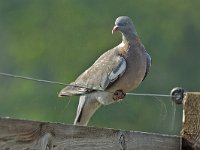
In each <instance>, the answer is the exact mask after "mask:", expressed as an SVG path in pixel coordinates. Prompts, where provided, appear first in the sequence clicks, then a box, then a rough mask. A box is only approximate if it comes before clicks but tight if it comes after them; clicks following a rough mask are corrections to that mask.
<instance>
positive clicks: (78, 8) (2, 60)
mask: <svg viewBox="0 0 200 150" xmlns="http://www.w3.org/2000/svg"><path fill="white" fill-rule="evenodd" d="M199 6H200V1H197V0H191V1H181V0H174V1H161V0H151V1H148V0H143V1H140V0H134V1H132V0H127V1H122V0H115V1H102V0H96V1H93V0H84V1H80V0H79V1H78V0H73V1H72V0H60V1H53V0H47V1H40V0H34V1H27V0H18V1H15V0H9V1H5V0H4V1H0V20H1V21H0V33H1V34H0V71H2V72H8V73H13V74H18V75H25V76H30V77H35V78H41V79H49V80H55V81H61V82H65V83H70V82H72V81H73V80H75V79H76V77H77V76H78V75H79V74H80V73H81V72H83V71H84V70H85V69H86V68H87V67H89V66H90V65H91V64H92V63H93V62H94V61H95V60H96V59H97V58H98V57H99V56H100V55H101V54H102V53H103V52H105V51H106V50H108V49H110V48H112V47H114V46H115V45H117V44H118V43H119V42H120V41H121V35H120V34H114V35H112V34H111V29H112V27H113V25H114V21H115V18H116V17H118V16H120V15H127V16H130V17H131V18H132V19H133V20H134V23H135V26H136V28H137V31H138V34H139V35H140V38H141V40H142V42H143V44H144V45H145V47H146V49H147V51H148V52H149V53H150V54H151V56H152V58H153V65H152V67H151V70H150V73H149V76H148V77H147V78H146V80H145V81H144V82H143V83H142V85H141V86H140V87H139V88H138V89H137V90H135V91H134V92H138V93H164V94H168V93H169V92H170V90H171V89H172V88H173V87H176V86H182V87H184V88H186V90H188V91H197V90H199V85H200V78H199V76H200V70H199V69H198V68H199V66H200V61H199V56H200V51H199V41H200V34H199V33H200V19H199V13H200V11H199ZM62 88H63V87H62V86H59V85H49V84H40V83H35V82H32V81H25V80H20V79H11V78H6V77H0V116H2V117H5V116H10V117H12V118H25V119H30V120H41V121H55V122H64V123H72V122H73V119H74V117H75V113H76V107H77V103H78V98H77V97H72V98H70V99H69V98H58V97H57V93H58V92H59V91H60V90H61V89H62ZM69 100H70V102H69ZM165 107H166V108H165ZM174 111H175V109H174V108H173V107H172V102H171V100H170V99H168V98H155V97H151V98H150V97H138V96H137V97H136V96H127V98H126V99H125V100H124V101H123V102H120V103H116V104H112V105H109V106H104V107H102V108H100V109H99V110H98V111H97V113H96V114H95V115H94V117H93V118H92V120H91V121H90V124H89V125H92V126H97V127H110V128H120V129H126V130H141V131H147V132H158V133H168V134H179V132H180V129H181V117H182V116H181V114H182V107H181V106H176V113H175V118H174V115H173V114H174ZM173 119H175V121H173ZM173 123H174V126H173Z"/></svg>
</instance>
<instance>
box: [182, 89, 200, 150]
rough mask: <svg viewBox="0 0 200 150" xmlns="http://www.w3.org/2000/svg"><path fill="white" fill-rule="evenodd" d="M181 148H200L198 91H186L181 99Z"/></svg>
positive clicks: (199, 99)
mask: <svg viewBox="0 0 200 150" xmlns="http://www.w3.org/2000/svg"><path fill="white" fill-rule="evenodd" d="M182 149H183V150H199V149H200V93H197V92H196V93H194V92H193V93H186V95H185V98H184V101H183V128H182Z"/></svg>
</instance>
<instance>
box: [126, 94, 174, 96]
mask: <svg viewBox="0 0 200 150" xmlns="http://www.w3.org/2000/svg"><path fill="white" fill-rule="evenodd" d="M126 94H127V95H134V96H150V97H153V96H156V97H174V96H172V95H167V94H142V93H126Z"/></svg>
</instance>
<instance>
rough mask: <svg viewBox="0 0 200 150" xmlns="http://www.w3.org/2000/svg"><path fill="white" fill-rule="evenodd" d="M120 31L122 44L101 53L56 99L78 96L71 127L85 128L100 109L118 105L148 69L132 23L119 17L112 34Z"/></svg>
mask: <svg viewBox="0 0 200 150" xmlns="http://www.w3.org/2000/svg"><path fill="white" fill-rule="evenodd" d="M115 32H120V33H121V35H122V42H121V43H120V44H119V45H117V46H115V47H114V48H112V49H110V50H108V51H106V52H105V53H104V54H102V55H101V56H100V57H99V58H98V59H97V60H96V61H95V62H94V64H93V65H91V67H89V68H88V69H87V70H85V71H84V72H83V73H82V74H81V75H80V76H78V78H77V79H76V80H75V81H74V82H72V83H70V85H68V86H66V87H65V88H63V89H62V90H61V91H60V93H59V97H62V96H74V95H75V96H80V98H79V104H78V108H77V112H76V117H75V120H74V125H80V126H87V124H88V122H89V120H90V119H91V117H92V116H93V115H94V113H95V112H96V111H97V110H98V109H99V108H100V107H101V106H102V105H109V104H112V103H114V102H119V101H121V100H123V99H124V97H125V96H126V93H127V92H129V91H132V90H134V89H136V88H137V87H138V86H139V85H140V83H141V82H142V81H143V80H144V79H145V78H146V76H147V74H148V72H149V69H150V67H151V62H152V60H151V56H150V55H149V54H148V53H147V51H146V49H145V47H144V45H143V44H142V42H141V40H140V38H139V36H138V34H137V31H136V29H135V26H134V24H133V21H132V19H131V18H130V17H128V16H119V17H118V18H117V19H116V21H115V25H114V27H113V29H112V34H113V33H115Z"/></svg>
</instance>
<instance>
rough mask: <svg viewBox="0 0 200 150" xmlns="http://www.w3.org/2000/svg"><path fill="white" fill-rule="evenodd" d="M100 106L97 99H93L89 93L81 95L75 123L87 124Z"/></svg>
mask: <svg viewBox="0 0 200 150" xmlns="http://www.w3.org/2000/svg"><path fill="white" fill-rule="evenodd" d="M100 106H101V104H100V103H99V102H98V101H97V100H96V99H91V98H90V97H89V96H88V95H83V96H80V99H79V104H78V108H77V114H76V118H75V120H74V125H83V126H86V125H87V124H88V122H89V120H90V118H91V117H92V116H93V114H94V113H95V112H96V110H97V109H98V108H99V107H100Z"/></svg>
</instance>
